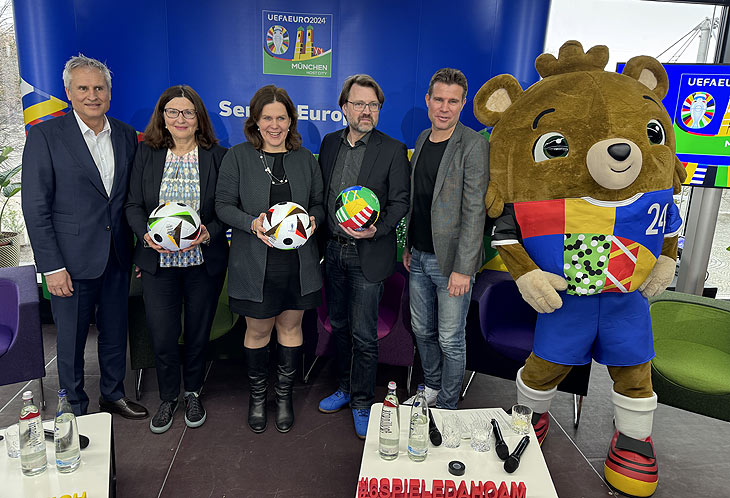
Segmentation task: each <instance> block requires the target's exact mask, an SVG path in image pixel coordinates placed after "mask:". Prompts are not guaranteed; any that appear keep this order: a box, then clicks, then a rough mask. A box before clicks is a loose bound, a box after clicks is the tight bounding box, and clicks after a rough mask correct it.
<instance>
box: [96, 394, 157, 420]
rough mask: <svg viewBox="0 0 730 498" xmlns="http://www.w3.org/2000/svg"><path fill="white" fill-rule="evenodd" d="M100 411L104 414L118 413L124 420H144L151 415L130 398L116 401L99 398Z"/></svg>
mask: <svg viewBox="0 0 730 498" xmlns="http://www.w3.org/2000/svg"><path fill="white" fill-rule="evenodd" d="M99 409H100V410H101V411H103V412H109V413H118V414H119V415H121V416H122V417H124V418H131V419H143V418H147V417H148V415H149V413H148V412H147V408H145V407H144V406H142V405H140V404H139V403H135V402H134V401H132V400H130V399H129V398H121V399H118V400H116V401H107V400H105V399H104V398H99Z"/></svg>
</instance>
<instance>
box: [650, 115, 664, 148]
mask: <svg viewBox="0 0 730 498" xmlns="http://www.w3.org/2000/svg"><path fill="white" fill-rule="evenodd" d="M646 134H647V135H648V136H649V141H650V142H651V143H653V144H654V145H664V141H665V139H666V136H665V134H664V127H663V126H662V124H661V123H660V122H659V121H657V120H656V119H652V120H651V121H649V124H647V125H646Z"/></svg>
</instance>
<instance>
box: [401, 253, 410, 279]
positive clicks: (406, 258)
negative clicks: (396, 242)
mask: <svg viewBox="0 0 730 498" xmlns="http://www.w3.org/2000/svg"><path fill="white" fill-rule="evenodd" d="M402 260H403V267H404V268H405V269H406V271H408V273H410V272H411V253H410V251H409V250H408V249H406V248H405V247H404V248H403V256H402Z"/></svg>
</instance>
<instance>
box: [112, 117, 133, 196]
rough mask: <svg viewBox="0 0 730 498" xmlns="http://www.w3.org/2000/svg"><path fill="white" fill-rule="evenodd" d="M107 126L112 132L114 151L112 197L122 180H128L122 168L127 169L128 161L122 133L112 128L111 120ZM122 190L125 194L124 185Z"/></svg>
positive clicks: (125, 187)
mask: <svg viewBox="0 0 730 498" xmlns="http://www.w3.org/2000/svg"><path fill="white" fill-rule="evenodd" d="M109 126H110V127H111V130H112V149H113V150H114V183H113V184H112V195H114V193H115V192H116V190H117V187H119V186H120V183H121V182H122V181H123V180H124V178H129V176H128V175H125V174H124V173H125V171H124V168H126V167H127V163H128V161H127V150H126V147H124V135H123V134H122V131H121V130H120V129H118V127H117V126H114V123H112V121H111V119H110V120H109ZM122 188H123V191H124V192H126V190H127V186H126V185H125V186H123V187H122Z"/></svg>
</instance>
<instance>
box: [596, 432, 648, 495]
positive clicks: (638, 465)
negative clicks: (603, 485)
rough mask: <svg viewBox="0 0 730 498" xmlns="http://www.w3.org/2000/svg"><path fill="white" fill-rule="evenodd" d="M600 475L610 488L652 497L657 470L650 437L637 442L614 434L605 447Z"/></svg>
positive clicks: (618, 433) (626, 493)
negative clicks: (604, 459) (606, 450)
mask: <svg viewBox="0 0 730 498" xmlns="http://www.w3.org/2000/svg"><path fill="white" fill-rule="evenodd" d="M603 474H604V475H605V476H606V482H608V484H609V485H610V486H611V487H612V488H614V489H616V490H617V491H620V492H621V493H623V494H625V495H627V496H637V497H646V496H651V495H653V494H654V491H656V487H657V483H658V482H659V470H658V468H657V463H656V456H655V454H654V443H652V441H651V436H650V437H648V438H646V439H644V440H639V439H634V438H631V437H629V436H626V435H624V434H621V433H620V432H619V431H616V433H615V434H614V435H613V438H612V439H611V445H610V446H609V448H608V455H607V456H606V462H605V463H604V465H603Z"/></svg>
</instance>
